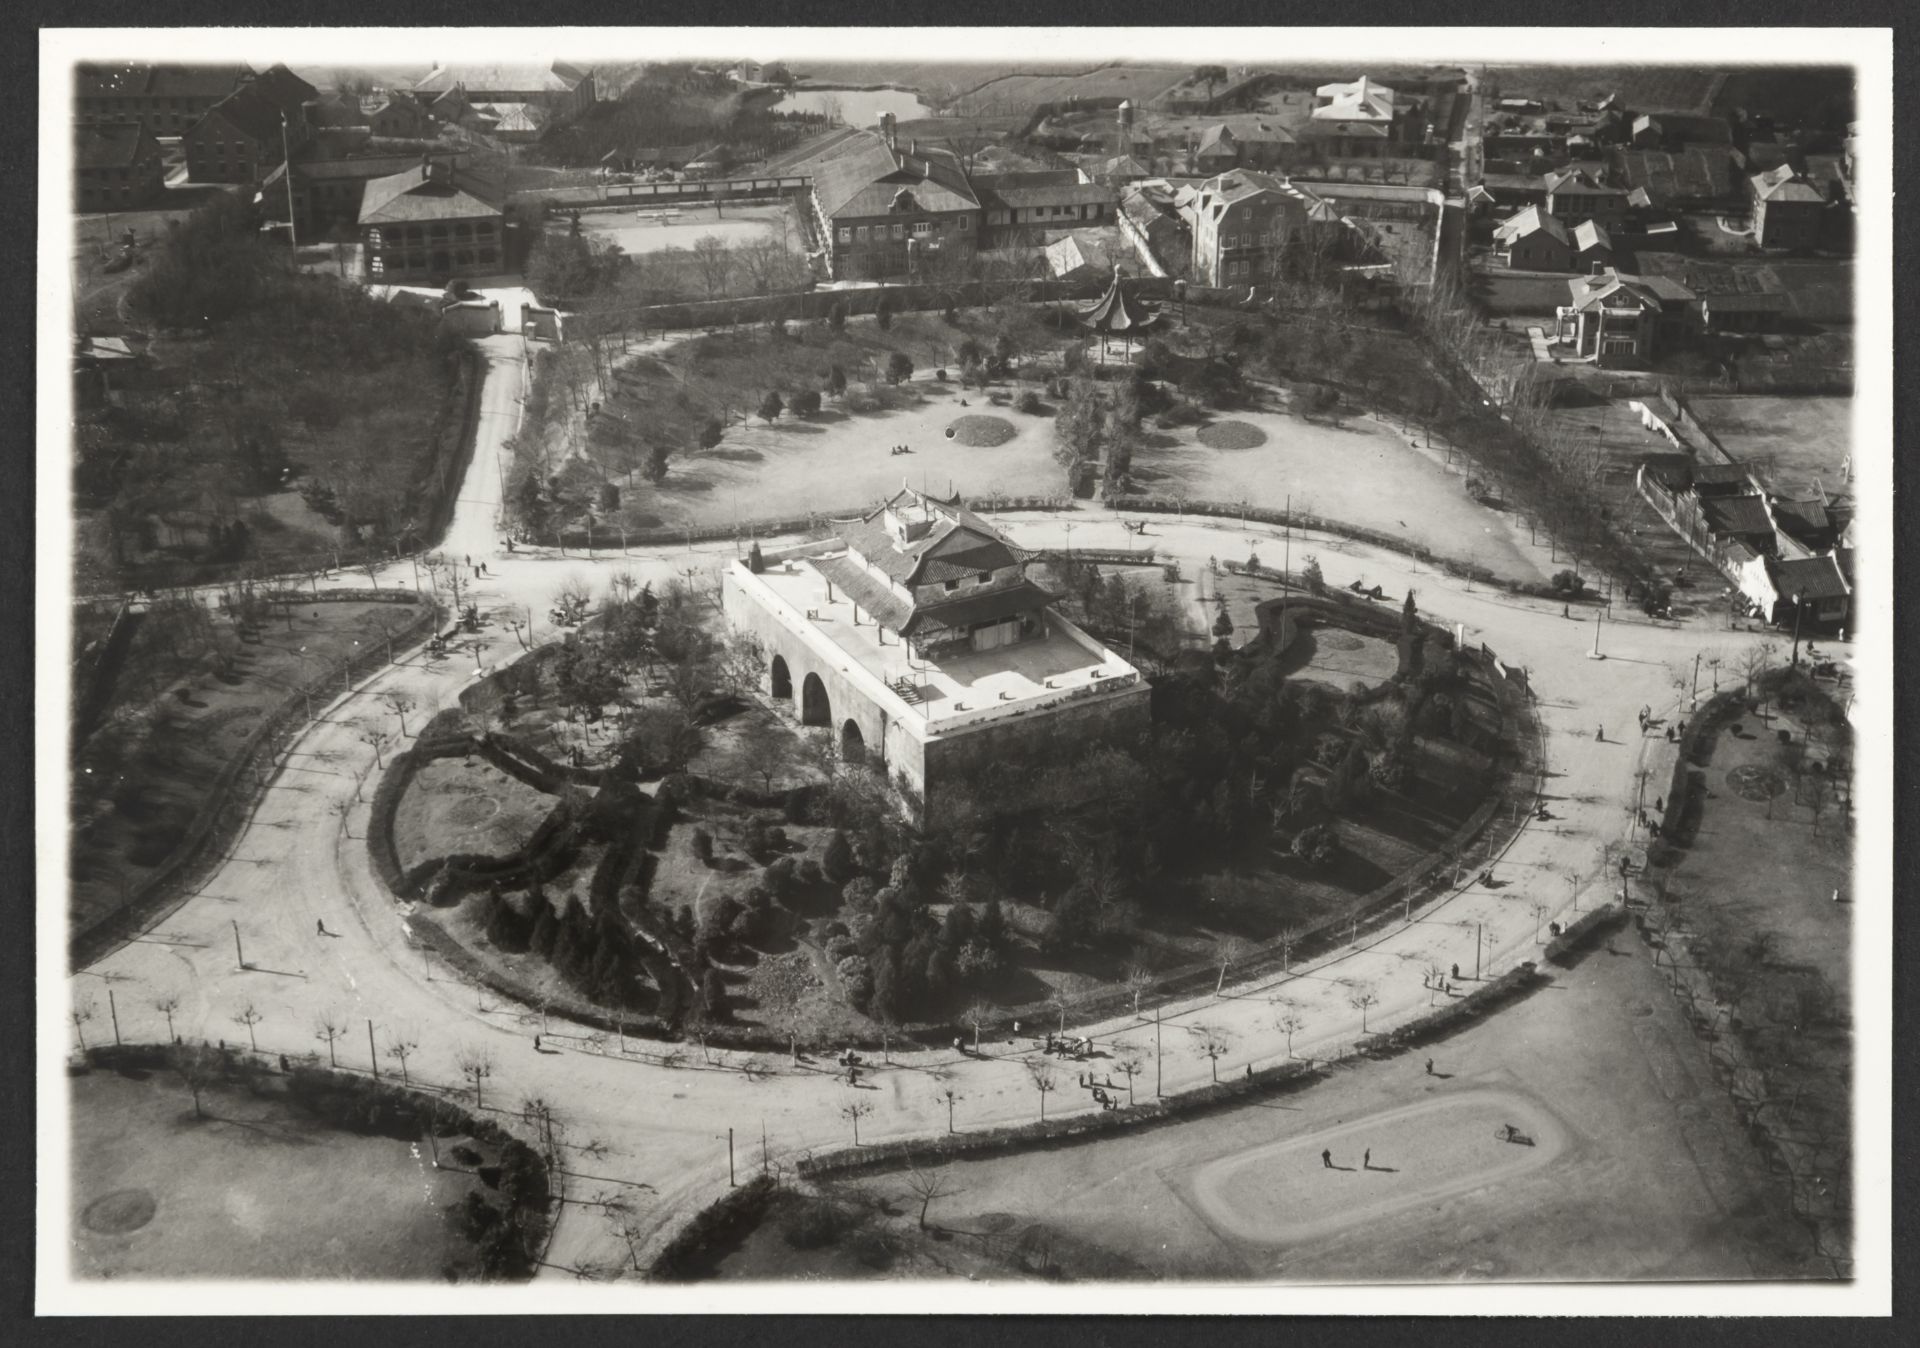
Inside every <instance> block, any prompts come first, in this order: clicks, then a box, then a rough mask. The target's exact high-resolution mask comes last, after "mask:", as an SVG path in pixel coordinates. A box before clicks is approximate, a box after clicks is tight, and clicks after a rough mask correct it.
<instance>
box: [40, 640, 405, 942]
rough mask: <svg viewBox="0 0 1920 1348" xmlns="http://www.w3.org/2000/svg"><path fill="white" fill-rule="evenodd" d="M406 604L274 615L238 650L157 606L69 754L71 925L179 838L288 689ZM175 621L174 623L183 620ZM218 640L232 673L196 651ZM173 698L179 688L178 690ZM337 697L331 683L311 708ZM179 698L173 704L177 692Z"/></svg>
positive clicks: (110, 906) (122, 893)
mask: <svg viewBox="0 0 1920 1348" xmlns="http://www.w3.org/2000/svg"><path fill="white" fill-rule="evenodd" d="M414 613H415V610H414V609H413V608H412V606H410V605H405V604H385V603H327V604H314V605H311V606H309V607H299V606H295V607H294V608H293V610H292V615H291V627H289V622H288V619H286V618H284V617H282V616H280V615H278V614H276V615H274V616H273V617H272V619H271V620H270V621H269V622H267V623H266V625H265V626H264V627H263V628H262V629H261V630H260V632H259V633H258V639H257V640H251V641H246V642H242V641H239V640H238V639H237V638H235V637H233V636H231V635H230V634H229V633H228V632H226V631H224V630H222V629H227V628H228V627H229V624H228V623H227V621H226V620H225V619H224V618H211V619H210V625H209V626H207V627H202V626H201V625H200V623H199V619H197V618H195V617H193V616H192V615H191V614H188V613H187V612H186V611H185V610H170V609H167V608H158V609H155V610H153V611H151V612H149V614H148V615H147V616H146V617H145V618H144V619H142V620H141V627H140V629H139V630H138V631H137V633H136V635H135V637H134V639H133V644H132V646H131V648H130V650H129V652H128V655H127V658H126V660H125V662H124V664H123V666H122V668H121V669H120V671H119V673H118V676H117V679H116V682H115V684H114V688H113V692H112V694H111V698H110V700H109V702H108V704H107V708H106V711H105V712H104V714H103V716H102V718H101V727H100V729H99V730H98V731H96V732H95V733H94V734H93V735H92V737H91V738H89V739H88V740H87V741H86V743H85V744H84V745H83V746H82V747H81V748H80V749H79V751H78V755H77V759H76V762H75V769H76V770H75V773H74V776H73V782H74V790H73V795H72V802H71V810H72V816H71V817H72V821H73V830H74V832H73V874H72V885H71V889H70V899H69V904H70V907H69V912H70V913H71V915H72V918H73V921H74V924H75V926H76V927H81V926H85V925H88V924H90V923H91V922H93V921H95V920H96V919H98V918H100V917H102V916H104V915H105V914H106V913H108V912H111V911H113V910H114V909H116V908H118V907H120V906H121V905H122V904H123V903H125V902H126V901H127V898H128V897H129V895H130V894H131V893H133V892H135V891H137V890H138V888H139V887H140V886H141V885H142V884H143V883H145V882H146V880H147V879H148V877H150V876H151V875H152V874H153V873H154V872H155V871H156V870H158V869H159V868H160V867H161V866H163V865H164V864H165V863H166V861H167V860H168V858H170V857H171V856H172V855H173V853H174V851H175V849H176V848H177V847H178V846H179V845H180V844H181V842H182V841H183V840H184V838H185V834H186V830H187V828H188V826H189V824H190V823H191V822H192V820H193V817H194V815H195V813H196V812H197V811H198V810H199V808H200V807H201V805H202V804H203V803H204V802H205V800H206V797H207V793H208V791H210V790H211V789H212V787H213V784H214V782H215V781H216V780H217V779H218V777H219V775H220V772H221V770H222V769H223V768H225V767H226V766H227V764H228V763H229V762H230V761H231V760H232V759H233V757H234V756H235V755H236V754H237V753H239V752H240V750H241V748H242V747H243V746H244V744H245V742H246V740H247V737H248V736H249V735H250V734H252V732H253V731H254V729H255V728H256V727H257V726H258V725H259V724H260V723H261V722H262V721H263V720H265V719H266V718H267V717H269V716H271V715H272V714H273V713H274V712H275V711H276V710H277V709H278V708H280V707H281V706H282V705H285V704H287V703H289V702H292V701H294V700H296V699H299V697H300V694H299V693H298V692H297V691H296V690H297V688H298V687H299V686H300V685H301V684H303V683H305V682H306V681H308V680H311V679H316V678H318V677H320V676H321V675H322V674H323V673H324V672H325V671H327V670H329V669H330V668H332V667H333V666H334V664H335V663H336V662H337V661H339V660H340V659H341V658H342V657H343V656H344V655H346V654H348V653H350V652H352V651H354V650H356V649H357V648H358V647H359V646H360V645H361V643H362V642H369V643H371V642H374V641H377V640H378V639H379V635H380V630H381V628H380V625H381V624H387V625H389V626H391V627H392V628H393V629H395V630H398V629H399V628H400V627H402V626H403V625H405V624H406V623H407V622H409V621H411V620H412V618H413V617H414ZM183 615H184V616H183ZM202 632H204V633H206V634H207V635H206V636H205V638H204V639H205V640H209V641H216V642H219V643H221V645H222V647H223V649H225V650H226V651H227V652H229V653H230V655H231V658H232V661H233V665H232V673H231V674H230V675H229V676H225V677H223V676H222V675H221V674H220V673H219V665H218V657H217V656H216V655H215V654H214V653H213V652H212V651H211V650H210V649H205V650H204V651H203V653H201V654H194V652H195V651H196V650H203V648H201V647H199V646H198V644H197V643H198V642H199V641H200V640H202V637H201V636H199V635H197V634H199V633H202ZM176 690H178V691H176ZM338 691H339V680H338V679H337V678H335V679H334V681H333V683H332V685H331V686H330V688H329V690H328V691H327V692H324V693H321V694H319V695H317V696H316V698H315V703H314V705H315V706H316V708H317V707H320V706H324V705H325V699H326V698H327V697H329V696H331V695H332V693H335V692H338ZM182 692H183V693H185V696H184V697H183V696H180V695H179V694H180V693H182Z"/></svg>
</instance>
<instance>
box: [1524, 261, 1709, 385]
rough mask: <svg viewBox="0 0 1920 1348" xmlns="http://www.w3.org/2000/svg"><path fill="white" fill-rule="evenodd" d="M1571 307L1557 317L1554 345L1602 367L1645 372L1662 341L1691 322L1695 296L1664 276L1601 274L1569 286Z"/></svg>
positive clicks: (1677, 334)
mask: <svg viewBox="0 0 1920 1348" xmlns="http://www.w3.org/2000/svg"><path fill="white" fill-rule="evenodd" d="M1567 287H1568V290H1569V291H1570V292H1571V302H1570V303H1567V304H1563V305H1561V306H1560V307H1559V309H1558V311H1557V325H1556V329H1555V334H1554V336H1555V340H1556V341H1557V342H1561V343H1564V344H1565V345H1567V346H1570V347H1572V348H1573V354H1574V355H1575V356H1583V357H1591V358H1592V359H1593V360H1594V361H1595V363H1596V364H1599V365H1602V366H1620V365H1625V366H1645V365H1647V364H1649V363H1651V361H1652V360H1653V357H1654V353H1655V351H1656V350H1657V349H1658V348H1659V346H1660V345H1661V343H1662V341H1663V340H1664V341H1667V342H1671V341H1674V340H1676V339H1678V338H1679V337H1680V336H1681V335H1682V334H1683V333H1684V332H1685V331H1686V328H1687V325H1688V324H1689V323H1690V322H1691V320H1692V316H1693V304H1694V300H1695V296H1694V294H1693V292H1692V291H1690V290H1688V289H1687V288H1686V287H1685V286H1683V285H1681V284H1679V283H1678V282H1677V281H1673V280H1670V279H1669V278H1667V277H1664V276H1630V275H1627V274H1625V273H1623V272H1612V271H1609V272H1602V273H1601V274H1600V275H1598V276H1577V277H1575V278H1574V279H1572V280H1571V281H1569V282H1567Z"/></svg>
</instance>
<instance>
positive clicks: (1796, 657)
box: [1792, 594, 1800, 669]
mask: <svg viewBox="0 0 1920 1348" xmlns="http://www.w3.org/2000/svg"><path fill="white" fill-rule="evenodd" d="M1792 668H1794V669H1798V668H1800V596H1799V595H1797V594H1796V595H1794V597H1793V661H1792Z"/></svg>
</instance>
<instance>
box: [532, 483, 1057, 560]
mask: <svg viewBox="0 0 1920 1348" xmlns="http://www.w3.org/2000/svg"><path fill="white" fill-rule="evenodd" d="M968 504H970V505H972V506H973V507H974V508H976V509H979V510H989V511H1008V510H1065V509H1069V508H1071V506H1072V505H1073V500H1072V498H1071V497H1066V496H994V497H989V498H980V499H976V500H973V501H971V502H969V503H968ZM872 508H873V507H872V505H871V503H867V504H861V505H850V506H848V507H846V508H845V509H844V510H825V511H815V512H813V513H812V514H808V515H776V516H773V517H771V518H768V519H758V520H740V521H737V522H735V523H733V524H707V525H702V526H700V527H698V528H686V529H630V530H628V531H627V533H626V534H624V535H622V534H621V533H620V532H619V531H618V530H615V531H613V532H612V533H611V534H609V532H608V531H607V530H606V529H604V528H602V529H595V530H594V531H593V534H592V536H591V538H589V536H588V534H587V532H586V531H585V530H584V529H548V530H546V531H545V532H544V533H539V534H535V535H534V536H533V538H532V541H533V542H534V543H536V544H538V545H539V546H541V547H549V548H551V547H560V548H572V549H574V550H575V551H577V552H604V551H608V550H611V549H613V548H620V549H625V548H629V547H635V548H655V547H668V546H672V545H676V544H681V543H687V544H691V543H720V542H727V541H739V540H742V539H749V538H780V537H784V536H786V535H789V534H805V533H811V532H813V531H814V530H816V529H820V528H823V527H825V526H826V525H828V524H830V523H831V522H832V521H834V520H837V519H852V518H855V517H856V516H860V515H864V514H866V513H867V512H868V511H869V510H871V509H872Z"/></svg>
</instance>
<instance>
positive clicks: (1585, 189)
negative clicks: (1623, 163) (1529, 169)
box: [1546, 168, 1627, 225]
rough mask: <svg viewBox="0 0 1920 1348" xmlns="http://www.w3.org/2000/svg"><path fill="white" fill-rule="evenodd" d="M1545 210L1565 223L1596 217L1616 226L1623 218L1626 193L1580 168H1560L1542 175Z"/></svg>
mask: <svg viewBox="0 0 1920 1348" xmlns="http://www.w3.org/2000/svg"><path fill="white" fill-rule="evenodd" d="M1546 193H1547V202H1546V205H1547V209H1548V210H1549V211H1551V212H1552V213H1553V214H1554V215H1557V216H1559V217H1560V219H1561V220H1563V221H1565V222H1566V223H1567V224H1569V225H1576V224H1579V223H1580V222H1581V221H1582V220H1598V221H1600V223H1601V224H1603V225H1617V224H1619V223H1621V222H1622V221H1623V220H1625V219H1626V218H1627V193H1626V190H1625V189H1624V188H1619V187H1611V186H1608V185H1607V184H1606V183H1604V182H1602V181H1600V179H1598V178H1597V177H1595V176H1594V175H1593V174H1592V173H1590V172H1588V171H1587V170H1586V169H1582V168H1568V169H1561V170H1559V171H1557V172H1554V173H1549V174H1547V175H1546Z"/></svg>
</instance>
